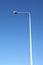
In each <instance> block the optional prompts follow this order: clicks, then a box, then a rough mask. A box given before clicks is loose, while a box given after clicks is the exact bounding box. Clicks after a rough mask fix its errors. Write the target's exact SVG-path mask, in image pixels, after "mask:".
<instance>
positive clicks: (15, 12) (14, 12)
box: [12, 11, 32, 65]
mask: <svg viewBox="0 0 43 65" xmlns="http://www.w3.org/2000/svg"><path fill="white" fill-rule="evenodd" d="M12 13H13V14H28V15H29V31H30V65H32V31H31V13H30V12H17V11H13V12H12Z"/></svg>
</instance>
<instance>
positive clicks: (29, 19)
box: [29, 12, 32, 65]
mask: <svg viewBox="0 0 43 65" xmlns="http://www.w3.org/2000/svg"><path fill="white" fill-rule="evenodd" d="M29 31H30V65H32V31H31V13H30V12H29Z"/></svg>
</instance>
